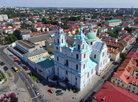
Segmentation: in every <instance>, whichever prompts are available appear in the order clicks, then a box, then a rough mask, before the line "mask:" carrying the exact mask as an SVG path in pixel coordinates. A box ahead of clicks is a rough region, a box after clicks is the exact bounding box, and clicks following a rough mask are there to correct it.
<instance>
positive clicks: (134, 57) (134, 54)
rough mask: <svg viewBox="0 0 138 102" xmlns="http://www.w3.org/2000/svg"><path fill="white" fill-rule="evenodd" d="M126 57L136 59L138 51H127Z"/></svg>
mask: <svg viewBox="0 0 138 102" xmlns="http://www.w3.org/2000/svg"><path fill="white" fill-rule="evenodd" d="M127 58H130V59H131V58H132V59H138V53H137V52H129V54H128V55H127Z"/></svg>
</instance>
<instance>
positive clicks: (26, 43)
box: [17, 40, 35, 49]
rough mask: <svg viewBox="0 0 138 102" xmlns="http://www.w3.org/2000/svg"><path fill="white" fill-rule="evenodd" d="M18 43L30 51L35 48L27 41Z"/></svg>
mask: <svg viewBox="0 0 138 102" xmlns="http://www.w3.org/2000/svg"><path fill="white" fill-rule="evenodd" d="M17 42H18V43H19V44H21V45H22V46H24V47H26V48H28V49H30V48H33V47H35V44H34V43H32V42H30V41H27V40H19V41H17Z"/></svg>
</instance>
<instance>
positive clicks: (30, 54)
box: [25, 48, 47, 57]
mask: <svg viewBox="0 0 138 102" xmlns="http://www.w3.org/2000/svg"><path fill="white" fill-rule="evenodd" d="M45 52H47V51H46V50H44V49H43V48H41V49H38V50H34V51H32V52H30V53H29V52H28V53H26V54H25V56H27V57H32V56H36V55H39V54H42V53H45Z"/></svg>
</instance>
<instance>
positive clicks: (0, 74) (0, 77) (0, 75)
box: [0, 71, 4, 79]
mask: <svg viewBox="0 0 138 102" xmlns="http://www.w3.org/2000/svg"><path fill="white" fill-rule="evenodd" d="M3 78H4V76H3V74H2V72H1V71H0V79H3Z"/></svg>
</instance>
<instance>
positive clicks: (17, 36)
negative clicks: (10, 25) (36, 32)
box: [13, 30, 21, 40]
mask: <svg viewBox="0 0 138 102" xmlns="http://www.w3.org/2000/svg"><path fill="white" fill-rule="evenodd" d="M13 34H14V35H15V37H16V38H17V39H19V40H20V34H21V32H20V31H19V30H15V31H14V32H13Z"/></svg>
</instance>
